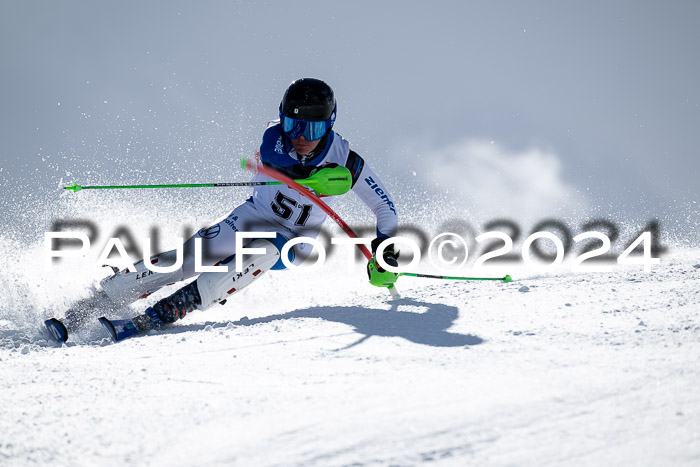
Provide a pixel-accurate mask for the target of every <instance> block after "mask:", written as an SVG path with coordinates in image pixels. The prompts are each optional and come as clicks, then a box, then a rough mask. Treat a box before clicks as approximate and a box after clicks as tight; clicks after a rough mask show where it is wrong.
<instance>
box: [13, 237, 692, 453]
mask: <svg viewBox="0 0 700 467" xmlns="http://www.w3.org/2000/svg"><path fill="white" fill-rule="evenodd" d="M699 253H700V252H699V251H698V250H697V249H694V250H685V251H676V252H673V253H672V254H669V255H668V256H666V257H664V258H663V259H662V262H661V264H660V265H658V266H655V267H654V268H653V269H652V272H651V273H649V274H648V273H644V272H643V271H642V269H641V267H639V268H637V267H634V266H625V267H616V268H615V269H614V270H613V271H612V272H610V273H571V272H566V271H562V272H559V273H552V274H539V275H538V274H527V273H526V272H523V273H521V274H520V277H519V276H518V275H517V274H513V277H514V281H513V282H511V283H502V282H448V281H438V280H429V279H417V278H401V279H400V282H399V288H400V291H401V293H402V296H403V298H402V299H401V300H398V301H391V300H390V299H389V294H388V293H386V291H384V290H381V289H375V288H372V287H371V286H369V285H368V284H367V283H366V282H365V281H364V279H363V278H362V274H361V270H360V271H358V273H356V274H350V273H349V272H347V273H346V272H344V271H343V269H342V268H332V267H331V271H328V270H327V272H326V273H324V274H320V273H315V274H311V273H308V274H307V273H304V272H280V273H274V272H273V273H269V274H267V275H266V277H265V278H264V280H263V279H261V280H260V281H258V282H257V283H256V284H253V285H252V286H251V287H249V288H248V289H246V290H244V291H243V292H242V293H241V294H239V295H238V296H236V297H235V298H234V299H231V300H229V301H228V303H227V304H226V305H225V306H217V307H215V308H213V309H210V310H207V311H206V312H194V313H192V314H190V315H188V316H187V317H186V318H185V319H184V320H181V321H179V322H177V323H176V324H175V325H173V326H172V327H170V328H167V329H163V330H160V331H151V332H150V333H149V334H147V335H145V336H141V337H135V338H132V339H130V340H126V341H123V342H121V343H118V344H113V343H111V341H110V340H109V339H108V338H107V334H106V332H105V331H104V330H102V329H101V328H100V326H99V325H98V324H95V325H94V326H92V327H89V328H88V329H86V330H84V331H83V332H80V333H78V334H76V335H73V336H72V337H71V340H69V342H68V343H67V344H65V345H58V344H54V343H51V342H48V341H47V340H45V339H46V335H45V334H43V333H42V331H41V330H40V323H41V320H42V319H45V318H47V317H49V315H51V313H50V312H49V311H42V310H46V309H47V308H50V306H44V305H42V304H44V303H46V302H47V301H49V300H50V297H48V298H43V299H40V298H39V297H43V295H42V294H41V292H40V291H37V290H33V291H29V292H27V293H28V295H29V298H28V300H29V301H30V303H29V305H27V306H28V307H29V308H35V309H34V311H33V312H32V313H28V312H27V313H25V312H23V311H22V310H21V309H19V308H17V309H15V310H13V311H12V312H10V311H9V310H7V309H6V308H4V309H3V313H2V315H0V318H2V319H1V320H0V374H2V380H1V382H0V412H1V415H0V433H2V436H1V437H0V464H2V465H8V466H17V465H37V464H41V465H47V464H52V465H115V466H116V465H124V464H138V465H241V466H250V465H261V466H275V465H319V466H326V465H357V466H360V465H415V464H421V463H430V464H431V465H467V464H469V465H552V464H565V465H630V466H632V465H634V466H637V465H698V464H699V463H700V390H698V388H699V387H700V319H699V318H698V311H699V309H700V307H699V305H700V264H699V263H700V254H699ZM59 281H60V279H59ZM64 293H65V295H70V294H71V293H73V292H71V291H67V292H64ZM10 298H12V297H10ZM156 298H157V297H156ZM10 301H12V300H10ZM17 301H18V300H17V299H15V301H14V304H13V306H14V307H18V306H20V305H19V304H18V303H17ZM139 308H143V305H137V306H136V307H135V308H134V309H135V310H136V309H139ZM127 314H128V313H127Z"/></svg>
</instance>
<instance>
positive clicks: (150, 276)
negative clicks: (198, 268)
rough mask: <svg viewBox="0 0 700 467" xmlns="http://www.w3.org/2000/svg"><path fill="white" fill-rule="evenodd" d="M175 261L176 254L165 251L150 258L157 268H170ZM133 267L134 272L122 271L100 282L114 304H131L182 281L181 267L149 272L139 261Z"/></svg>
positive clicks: (172, 251)
mask: <svg viewBox="0 0 700 467" xmlns="http://www.w3.org/2000/svg"><path fill="white" fill-rule="evenodd" d="M176 261H177V252H176V251H175V250H171V251H166V252H165V253H160V254H158V255H154V256H152V257H151V258H150V262H151V264H154V265H155V264H157V265H158V266H157V267H163V266H171V265H173V264H175V262H176ZM134 266H135V267H136V270H135V271H132V270H130V269H123V270H121V271H119V272H118V273H116V274H114V275H112V276H108V277H105V278H104V279H102V280H101V281H100V287H101V288H102V290H103V291H104V293H105V294H107V296H108V297H109V298H110V299H111V300H112V301H113V302H114V303H117V304H127V303H131V302H133V301H135V300H137V299H139V298H144V297H146V296H148V295H149V294H151V293H153V292H155V291H156V290H158V289H160V288H161V287H163V286H165V285H170V284H174V283H175V282H178V281H181V280H183V275H182V265H180V267H179V268H177V269H176V270H175V271H172V272H154V271H151V270H149V269H148V268H146V265H145V264H144V262H143V261H139V262H138V263H136V264H135V265H134Z"/></svg>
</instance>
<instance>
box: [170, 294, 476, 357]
mask: <svg viewBox="0 0 700 467" xmlns="http://www.w3.org/2000/svg"><path fill="white" fill-rule="evenodd" d="M390 305H391V308H390V309H389V310H382V309H377V308H366V307H361V306H349V307H348V306H332V307H310V308H305V309H300V310H294V311H290V312H288V313H284V314H278V315H271V316H265V317H261V318H255V319H247V318H243V319H240V320H238V321H234V322H232V323H231V324H234V325H236V326H254V325H256V324H267V323H272V322H275V321H280V320H287V319H299V318H316V319H323V320H326V321H330V322H334V323H343V324H347V325H349V326H352V327H353V328H354V330H355V331H356V332H357V333H359V334H361V335H362V337H360V339H358V340H357V341H356V342H354V343H352V344H350V345H348V346H346V347H344V348H343V349H348V348H351V347H354V346H356V345H358V344H361V343H362V342H364V341H366V340H367V339H369V338H370V337H372V336H381V337H402V338H404V339H406V340H408V341H411V342H414V343H416V344H423V345H429V346H432V347H463V346H471V345H478V344H481V343H482V342H484V341H483V339H481V338H480V337H478V336H473V335H470V334H457V333H453V332H449V331H447V329H448V328H449V327H450V326H452V324H453V323H454V321H455V320H456V319H457V317H458V316H459V309H458V308H457V307H454V306H450V305H443V304H440V303H426V302H420V301H416V300H412V299H406V298H404V299H400V300H395V301H393V302H391V303H390ZM400 305H409V306H417V307H423V308H427V310H426V311H424V312H421V313H416V312H411V311H400V310H399V309H398V308H399V306H400ZM228 324H229V323H217V324H212V323H206V324H202V325H185V326H178V327H177V328H171V329H167V330H165V329H164V330H163V331H161V332H165V333H179V332H186V331H193V330H199V329H204V328H205V327H206V326H208V325H211V326H213V327H215V328H217V327H223V326H227V325H228ZM343 349H339V350H343Z"/></svg>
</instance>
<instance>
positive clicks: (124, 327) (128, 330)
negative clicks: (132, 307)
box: [98, 316, 145, 342]
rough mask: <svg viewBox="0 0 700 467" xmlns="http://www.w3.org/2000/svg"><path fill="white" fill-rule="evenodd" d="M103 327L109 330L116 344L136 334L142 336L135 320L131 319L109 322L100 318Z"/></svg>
mask: <svg viewBox="0 0 700 467" xmlns="http://www.w3.org/2000/svg"><path fill="white" fill-rule="evenodd" d="M98 319H99V321H100V323H102V326H104V327H105V329H107V332H109V335H110V336H111V337H112V340H113V341H114V342H119V341H122V340H124V339H126V338H127V337H131V336H135V335H136V334H141V333H142V332H145V331H141V330H139V329H138V328H137V327H136V324H135V323H134V321H133V320H130V319H113V320H109V319H107V318H105V317H104V316H103V317H101V318H98Z"/></svg>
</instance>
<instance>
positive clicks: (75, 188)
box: [63, 182, 283, 193]
mask: <svg viewBox="0 0 700 467" xmlns="http://www.w3.org/2000/svg"><path fill="white" fill-rule="evenodd" d="M260 185H283V183H281V182H233V183H228V182H227V183H185V184H182V185H91V186H82V185H78V184H73V186H65V187H63V188H64V189H65V190H70V191H72V192H73V193H75V192H76V191H80V190H113V189H118V188H202V187H223V186H260Z"/></svg>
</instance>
